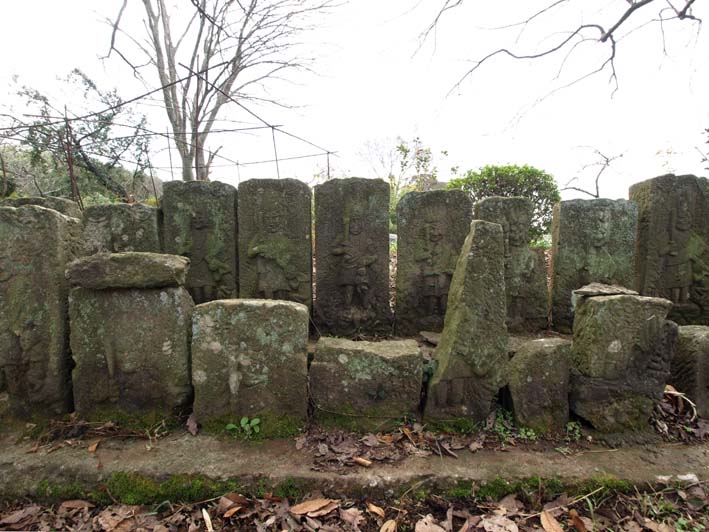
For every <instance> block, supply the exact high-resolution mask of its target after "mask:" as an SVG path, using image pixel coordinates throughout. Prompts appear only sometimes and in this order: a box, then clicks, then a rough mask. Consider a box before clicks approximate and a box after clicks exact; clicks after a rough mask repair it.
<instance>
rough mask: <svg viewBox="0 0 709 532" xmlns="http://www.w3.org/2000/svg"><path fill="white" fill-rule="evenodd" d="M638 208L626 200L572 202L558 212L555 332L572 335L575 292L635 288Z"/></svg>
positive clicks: (555, 225) (555, 229)
mask: <svg viewBox="0 0 709 532" xmlns="http://www.w3.org/2000/svg"><path fill="white" fill-rule="evenodd" d="M637 223H638V208H637V205H635V203H633V202H631V201H626V200H608V199H593V200H570V201H562V202H560V203H558V204H557V205H556V206H555V207H554V214H553V223H552V276H551V305H552V323H553V326H554V328H556V329H557V330H560V331H565V332H569V331H571V327H572V324H573V308H572V297H571V296H572V293H573V291H574V290H576V289H578V288H581V287H582V286H585V285H587V284H590V283H596V282H597V283H603V284H608V285H619V286H623V287H626V288H633V287H634V286H635V274H634V264H635V235H636V232H637Z"/></svg>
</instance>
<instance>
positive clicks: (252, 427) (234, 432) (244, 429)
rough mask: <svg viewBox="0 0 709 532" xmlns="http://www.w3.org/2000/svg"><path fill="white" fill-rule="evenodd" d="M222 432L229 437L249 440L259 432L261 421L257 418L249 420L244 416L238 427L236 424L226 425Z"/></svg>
mask: <svg viewBox="0 0 709 532" xmlns="http://www.w3.org/2000/svg"><path fill="white" fill-rule="evenodd" d="M224 430H226V432H227V434H229V435H231V436H234V437H239V436H242V437H244V438H246V439H247V440H249V439H251V438H252V437H254V436H255V435H256V434H258V433H259V432H261V420H260V419H259V418H257V417H255V418H253V419H249V418H248V417H246V416H244V417H242V418H241V421H239V424H238V425H237V424H236V423H228V424H227V425H226V427H224Z"/></svg>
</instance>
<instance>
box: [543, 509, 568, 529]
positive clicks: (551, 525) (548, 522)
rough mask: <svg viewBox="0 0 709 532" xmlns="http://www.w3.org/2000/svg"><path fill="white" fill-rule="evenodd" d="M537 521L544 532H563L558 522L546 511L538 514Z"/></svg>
mask: <svg viewBox="0 0 709 532" xmlns="http://www.w3.org/2000/svg"><path fill="white" fill-rule="evenodd" d="M539 520H540V521H541V522H542V526H543V527H544V530H546V532H564V529H563V528H561V525H560V524H559V521H557V520H556V518H555V517H554V516H553V515H551V514H550V513H549V512H547V511H546V510H544V511H542V513H541V514H539Z"/></svg>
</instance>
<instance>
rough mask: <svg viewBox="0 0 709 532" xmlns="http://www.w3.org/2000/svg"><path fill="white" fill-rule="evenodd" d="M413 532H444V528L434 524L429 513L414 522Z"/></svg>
mask: <svg viewBox="0 0 709 532" xmlns="http://www.w3.org/2000/svg"><path fill="white" fill-rule="evenodd" d="M414 530H415V532H446V530H445V528H443V527H440V526H438V525H437V524H436V522H435V521H434V519H433V516H432V515H431V514H428V515H427V516H426V517H424V518H423V519H420V520H419V521H418V522H417V523H416V527H415V528H414Z"/></svg>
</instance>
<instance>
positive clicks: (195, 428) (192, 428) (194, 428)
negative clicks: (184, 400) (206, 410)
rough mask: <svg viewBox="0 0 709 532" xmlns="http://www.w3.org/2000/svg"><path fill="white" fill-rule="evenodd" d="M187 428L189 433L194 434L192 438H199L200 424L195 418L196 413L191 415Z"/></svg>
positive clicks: (186, 424)
mask: <svg viewBox="0 0 709 532" xmlns="http://www.w3.org/2000/svg"><path fill="white" fill-rule="evenodd" d="M185 427H186V428H187V432H189V433H190V434H192V436H197V433H198V432H199V424H198V423H197V419H196V418H195V417H194V413H193V414H190V417H188V418H187V422H186V423H185Z"/></svg>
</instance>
